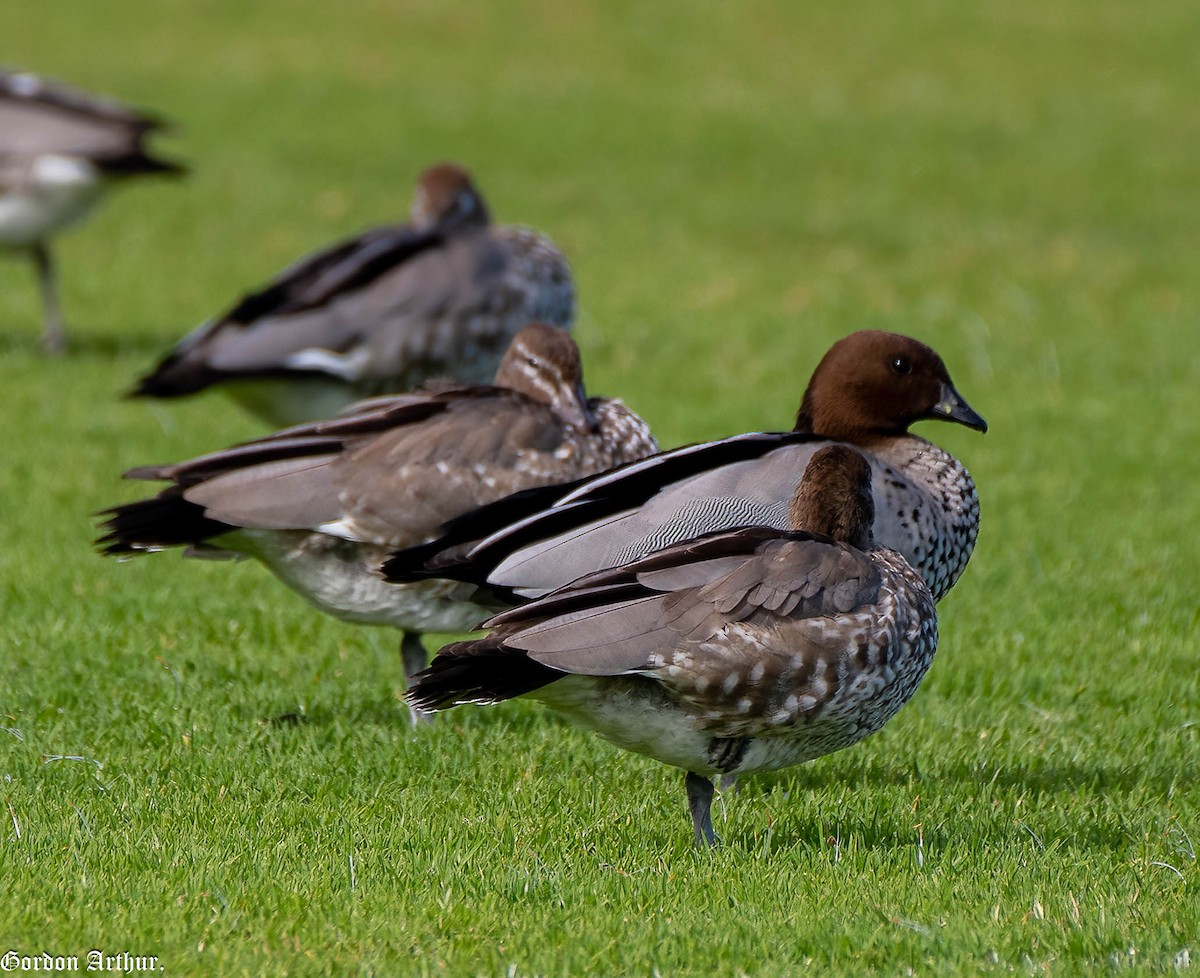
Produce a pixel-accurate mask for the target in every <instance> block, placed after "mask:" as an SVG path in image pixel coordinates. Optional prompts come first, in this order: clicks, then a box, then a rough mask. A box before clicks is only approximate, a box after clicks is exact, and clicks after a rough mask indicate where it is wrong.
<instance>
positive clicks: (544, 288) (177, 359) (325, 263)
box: [132, 163, 575, 426]
mask: <svg viewBox="0 0 1200 978" xmlns="http://www.w3.org/2000/svg"><path fill="white" fill-rule="evenodd" d="M574 311H575V287H574V284H573V282H572V279H571V271H570V268H569V267H568V265H567V261H566V259H565V258H564V257H563V255H562V253H561V252H560V251H559V250H558V249H557V248H556V247H555V246H554V244H553V243H552V242H551V241H550V240H549V239H548V238H546V237H544V236H543V235H541V234H538V233H536V232H534V231H531V230H529V229H528V228H520V227H496V226H494V225H493V224H492V221H491V215H490V214H489V212H488V208H487V205H486V204H485V203H484V201H483V197H482V196H481V195H480V193H479V191H478V190H477V189H476V187H475V185H474V183H473V182H472V180H471V176H470V174H469V173H468V172H467V171H466V170H465V169H464V168H463V167H461V166H458V165H456V164H453V163H442V164H439V165H436V166H432V167H430V168H429V169H427V170H425V171H424V172H423V173H422V174H421V176H420V179H419V180H418V182H417V187H416V192H415V194H414V197H413V202H412V211H411V217H410V220H409V222H408V223H407V224H402V225H398V226H388V227H381V228H376V229H373V230H370V231H366V232H365V233H363V234H360V235H358V236H357V237H354V238H350V239H349V240H346V241H343V242H340V243H338V244H336V245H333V246H332V247H330V248H327V249H325V250H322V251H318V252H316V253H315V254H313V255H310V256H309V257H307V258H304V259H302V260H300V261H299V262H297V263H296V264H294V265H292V266H291V267H290V268H287V269H285V270H284V271H283V272H281V273H280V274H279V275H277V276H276V277H275V278H273V279H272V280H271V281H270V282H268V283H267V284H266V285H265V286H264V287H263V288H261V289H259V290H258V291H256V292H252V293H250V294H249V295H247V296H245V297H244V298H243V299H242V300H241V301H239V302H238V303H237V304H236V305H235V306H233V308H232V309H230V310H229V311H228V312H225V313H224V314H222V315H220V316H218V317H217V318H215V319H213V320H210V321H209V322H206V323H204V324H203V325H201V326H200V327H199V328H198V329H196V330H195V331H194V332H192V333H191V334H189V335H188V336H186V337H184V339H183V340H181V341H180V342H179V343H178V345H176V347H175V348H174V349H173V350H172V351H171V352H170V353H169V354H168V355H167V356H166V357H165V358H164V359H163V360H162V361H161V362H160V363H159V364H158V365H157V366H156V367H155V368H154V369H153V370H152V371H151V372H150V373H148V374H147V375H146V376H144V377H142V378H141V379H140V380H139V381H138V382H137V385H136V386H135V388H134V390H133V391H132V394H133V395H134V396H137V397H162V398H166V397H182V396H184V395H187V394H193V393H196V392H198V391H202V390H205V389H206V388H209V387H214V386H219V387H221V388H222V389H223V390H225V391H226V392H228V393H229V394H230V396H232V397H233V398H234V399H235V400H237V401H238V402H239V403H240V404H241V405H242V406H243V407H244V408H246V409H247V410H249V411H250V412H252V413H254V414H256V415H258V416H260V417H262V418H263V419H264V420H266V421H268V422H269V423H271V424H273V425H276V426H283V425H293V424H301V423H304V422H308V421H315V420H319V419H321V418H327V417H330V416H332V415H334V414H336V413H337V412H339V411H340V410H342V409H343V408H345V407H346V406H347V405H348V404H350V403H352V402H354V401H356V400H358V399H360V398H364V397H371V396H375V395H379V394H389V393H398V392H401V391H408V390H412V389H414V388H416V387H418V386H421V385H422V384H426V383H428V382H431V381H450V382H455V383H460V384H486V383H490V382H491V380H492V377H493V376H494V375H495V372H496V369H497V367H498V366H499V363H500V358H501V356H502V355H503V354H504V351H505V350H506V349H507V347H508V345H509V342H510V341H511V340H512V338H513V336H515V335H516V333H517V331H518V330H519V329H520V328H521V327H522V326H524V325H525V324H526V323H529V322H534V321H540V322H545V323H549V324H551V325H554V326H560V327H563V328H568V327H569V326H570V325H571V321H572V318H573V316H574Z"/></svg>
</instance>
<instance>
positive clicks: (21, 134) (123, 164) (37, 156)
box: [0, 70, 184, 354]
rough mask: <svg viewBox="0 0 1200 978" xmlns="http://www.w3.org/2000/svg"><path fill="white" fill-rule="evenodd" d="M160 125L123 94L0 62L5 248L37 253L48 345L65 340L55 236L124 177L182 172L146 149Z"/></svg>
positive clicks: (60, 346) (49, 348) (53, 347)
mask: <svg viewBox="0 0 1200 978" xmlns="http://www.w3.org/2000/svg"><path fill="white" fill-rule="evenodd" d="M161 128H162V123H161V122H160V121H159V120H158V119H155V118H153V117H152V116H147V115H143V114H142V113H140V112H135V111H133V110H132V109H130V108H127V107H126V106H123V105H120V104H118V103H117V102H113V101H110V100H108V99H104V98H97V97H95V96H92V95H87V94H85V93H83V92H80V91H77V90H75V89H72V88H68V87H66V86H65V85H61V84H58V83H57V82H52V81H48V80H46V79H44V78H39V77H38V76H36V75H31V74H27V73H24V72H14V71H3V70H0V250H10V251H18V252H24V253H27V254H29V255H30V256H31V257H32V258H33V261H34V264H35V266H36V268H37V275H38V285H39V287H40V289H41V293H42V306H43V315H44V326H43V331H42V347H43V349H44V350H45V351H46V352H47V353H50V354H60V353H63V352H64V351H65V350H66V348H67V334H66V328H65V326H64V324H63V318H62V313H61V311H60V308H59V302H58V290H57V286H56V282H55V267H54V260H53V258H52V256H51V252H50V238H51V236H52V235H54V234H55V233H56V232H57V231H59V230H61V229H62V228H65V227H68V226H69V225H71V224H74V223H75V222H76V221H78V220H80V219H81V218H82V217H83V216H84V215H86V214H87V212H88V211H89V210H90V209H91V208H92V206H93V205H94V204H95V203H96V202H97V201H98V200H99V199H100V197H101V196H103V194H104V192H105V191H106V190H107V189H109V187H111V186H112V185H113V184H114V183H117V182H121V181H123V180H124V179H125V178H126V177H131V176H138V175H141V174H156V173H165V174H181V173H182V172H183V169H184V168H183V167H182V166H181V165H180V164H178V163H174V162H171V161H168V160H162V159H158V158H157V157H154V156H151V155H149V153H147V152H146V149H145V147H144V145H143V144H144V142H145V140H146V137H147V136H148V135H149V134H150V133H153V132H154V131H155V130H157V129H161Z"/></svg>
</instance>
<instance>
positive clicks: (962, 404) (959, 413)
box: [795, 329, 987, 443]
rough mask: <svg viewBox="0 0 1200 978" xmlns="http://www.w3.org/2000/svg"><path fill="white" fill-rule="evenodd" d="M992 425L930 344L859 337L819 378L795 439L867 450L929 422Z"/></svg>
mask: <svg viewBox="0 0 1200 978" xmlns="http://www.w3.org/2000/svg"><path fill="white" fill-rule="evenodd" d="M931 419H939V420H942V421H957V422H958V423H959V424H962V425H966V426H967V427H968V428H974V429H975V430H977V431H987V422H986V421H984V420H983V418H982V417H980V416H979V415H978V414H977V413H976V412H975V411H974V410H973V409H972V408H971V406H970V405H969V404H968V403H967V402H966V401H965V400H963V398H962V396H961V395H960V394H959V393H958V391H957V390H955V389H954V384H953V382H952V381H951V380H950V374H949V373H947V371H946V365H945V364H944V363H942V358H941V357H939V356H938V355H937V354H936V353H935V352H934V351H933V350H932V349H930V348H929V347H928V346H926V345H925V344H924V343H921V342H919V341H918V340H914V339H912V338H911V337H908V336H901V335H900V334H899V333H886V332H883V331H882V330H873V329H869V330H861V331H860V332H857V333H851V334H850V335H849V336H847V337H846V338H845V339H841V340H838V341H837V342H836V343H834V344H833V346H831V347H830V348H829V352H828V353H826V354H825V356H824V357H823V358H822V360H821V362H820V363H819V364H817V369H816V370H815V371H813V375H812V379H811V380H810V381H809V383H808V389H807V390H806V391H805V392H804V400H803V402H802V403H801V405H800V412H799V414H798V415H797V416H796V428H795V430H796V431H807V432H811V433H812V434H815V435H821V436H822V437H826V438H839V439H843V440H845V441H851V442H856V443H858V442H862V441H866V440H870V439H871V438H873V437H877V436H879V435H898V434H903V433H904V432H906V431H907V430H908V428H909V425H911V424H913V423H915V422H917V421H924V420H931Z"/></svg>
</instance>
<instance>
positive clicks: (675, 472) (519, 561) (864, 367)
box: [385, 330, 987, 617]
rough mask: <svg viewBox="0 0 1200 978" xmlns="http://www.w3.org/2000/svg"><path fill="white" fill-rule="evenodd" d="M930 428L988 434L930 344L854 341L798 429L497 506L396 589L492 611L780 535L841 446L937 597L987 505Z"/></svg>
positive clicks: (399, 562)
mask: <svg viewBox="0 0 1200 978" xmlns="http://www.w3.org/2000/svg"><path fill="white" fill-rule="evenodd" d="M923 420H942V421H953V422H956V423H958V424H962V425H965V426H966V427H968V428H974V429H976V430H978V431H986V430H987V424H986V423H985V422H984V420H983V418H981V417H980V416H979V415H978V414H977V413H976V412H975V411H974V410H973V409H972V408H971V407H970V405H968V404H967V402H966V401H965V400H964V399H963V398H962V396H961V395H960V394H959V393H958V391H957V390H956V389H955V387H954V384H953V383H952V382H951V380H950V375H949V373H948V372H947V370H946V367H945V364H943V362H942V359H941V357H939V356H938V355H937V354H936V353H935V352H934V351H933V350H932V349H930V348H929V347H928V346H926V345H925V344H924V343H921V342H919V341H917V340H914V339H911V338H910V337H907V336H901V335H898V334H895V333H886V332H881V331H877V330H864V331H861V332H857V333H853V334H851V335H850V336H848V337H846V338H844V339H842V340H840V341H838V342H837V343H835V344H834V345H833V346H832V347H831V348H830V350H829V352H828V353H827V354H826V355H825V357H824V358H823V359H822V360H821V362H820V364H819V365H818V366H817V369H816V371H815V372H814V373H813V376H812V380H811V381H810V382H809V385H808V388H807V390H806V391H805V394H804V399H803V402H802V404H801V407H800V411H799V415H798V417H797V420H796V426H795V429H794V430H793V431H791V432H786V433H770V434H760V433H759V434H747V435H739V436H736V437H733V438H726V439H723V440H721V441H716V442H708V443H705V444H701V445H693V446H689V447H687V448H680V449H676V450H674V451H668V452H663V453H661V454H659V455H655V456H652V457H650V458H647V459H645V460H644V461H641V462H638V463H635V464H633V465H629V466H626V467H625V468H622V469H618V470H616V471H614V472H609V473H603V474H601V475H599V476H594V477H592V478H590V479H587V480H584V481H582V482H580V483H579V484H577V485H576V486H574V487H570V488H569V489H561V488H553V487H551V488H549V489H545V490H538V491H534V492H526V493H521V494H520V495H518V496H514V497H511V498H509V499H504V500H500V501H498V502H496V503H494V504H492V505H489V506H487V507H484V508H482V509H480V510H477V511H475V512H472V513H468V514H467V515H465V516H464V517H462V518H461V519H460V520H458V521H456V522H455V524H453V525H452V527H451V528H450V530H449V531H448V532H447V533H446V534H445V535H443V536H442V537H440V538H439V539H437V540H435V541H433V542H431V543H430V544H428V545H424V546H420V547H416V548H411V549H409V550H407V551H402V552H400V553H398V554H396V555H394V556H393V557H392V559H391V560H390V561H389V562H388V563H387V564H385V572H386V573H387V575H388V576H389V577H390V578H391V579H392V580H395V581H410V580H420V579H426V578H447V579H454V580H458V581H460V582H462V583H464V584H467V585H469V586H471V587H474V588H475V589H476V594H477V595H478V596H479V597H478V600H479V605H478V608H479V610H480V611H481V613H486V609H487V608H488V606H489V603H490V602H492V601H494V600H495V599H496V598H500V599H502V600H508V601H509V602H514V601H517V600H521V599H525V598H534V597H539V596H541V595H544V594H547V593H548V592H550V591H552V590H554V589H555V588H558V587H562V586H563V585H565V584H568V583H570V582H571V581H574V580H576V579H578V578H580V577H582V576H583V575H585V574H589V573H592V572H594V571H598V570H602V569H603V568H606V567H615V566H618V565H620V564H624V563H628V562H629V561H631V560H636V559H638V558H639V557H642V556H644V555H646V554H648V553H650V552H652V551H654V550H658V549H659V548H661V547H665V546H669V545H671V544H674V543H678V542H679V541H681V540H686V539H688V538H691V537H695V536H698V535H701V534H704V533H711V532H714V531H718V530H727V529H731V528H733V527H737V526H750V525H763V526H773V527H776V528H780V529H784V528H787V527H788V525H789V524H788V521H787V513H788V505H789V503H788V501H789V500H790V499H791V497H792V493H793V492H794V491H795V488H796V481H797V479H799V478H800V474H801V473H802V472H804V470H805V466H806V465H807V464H808V461H809V459H811V458H812V456H813V454H814V453H815V452H817V451H819V450H820V449H821V448H822V447H824V446H826V445H828V444H830V443H831V442H841V443H846V444H850V445H853V446H855V447H856V448H858V449H859V450H860V451H861V452H862V453H863V455H864V456H865V457H866V459H867V461H868V462H869V463H870V466H871V473H872V493H873V496H874V504H875V518H874V526H873V532H874V535H875V538H876V539H877V540H878V541H879V542H880V543H881V544H882V545H883V546H886V547H890V548H892V549H894V550H897V551H899V552H900V553H902V554H903V555H904V556H905V558H906V559H907V560H908V561H909V562H910V563H911V564H912V565H913V566H914V567H915V568H916V569H917V570H918V571H919V572H920V573H921V575H922V576H923V577H924V579H925V581H926V583H927V584H928V585H929V588H930V590H931V591H932V592H933V596H934V598H935V599H937V600H940V599H941V598H942V597H943V596H944V595H945V594H946V592H948V591H949V590H950V588H952V587H953V586H954V583H955V582H956V581H957V580H958V578H959V577H960V575H961V574H962V572H963V570H964V569H965V568H966V565H967V561H968V560H969V559H970V556H971V552H972V551H973V549H974V547H975V540H976V538H977V536H978V533H979V497H978V495H977V493H976V491H975V484H974V482H973V481H972V480H971V476H970V474H969V473H968V472H967V470H966V468H965V467H964V466H963V465H962V464H961V463H960V462H959V461H958V459H956V458H955V457H954V456H953V455H951V454H950V453H949V452H947V451H944V450H943V449H941V448H939V447H938V446H937V445H935V444H933V443H932V442H929V441H926V440H925V439H924V438H921V437H919V436H917V435H914V434H911V433H910V432H909V430H908V429H909V427H910V426H911V425H913V424H915V423H916V422H918V421H923ZM481 617H482V614H481Z"/></svg>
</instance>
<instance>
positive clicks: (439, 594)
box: [215, 530, 479, 632]
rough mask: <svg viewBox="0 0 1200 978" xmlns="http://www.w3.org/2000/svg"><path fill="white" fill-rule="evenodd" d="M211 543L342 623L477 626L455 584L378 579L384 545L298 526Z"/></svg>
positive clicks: (445, 628) (442, 628)
mask: <svg viewBox="0 0 1200 978" xmlns="http://www.w3.org/2000/svg"><path fill="white" fill-rule="evenodd" d="M215 542H216V543H217V544H218V545H220V546H228V547H229V549H230V550H234V551H236V552H238V553H243V554H246V555H247V556H250V557H254V558H255V559H256V560H258V561H260V562H261V563H263V564H265V565H266V566H267V567H268V568H269V569H270V571H271V573H273V574H274V575H275V576H276V577H278V578H279V580H280V581H282V582H283V583H284V584H286V585H287V586H288V587H289V588H291V589H292V590H293V591H295V592H296V593H297V594H299V595H300V596H301V597H302V598H304V600H305V601H307V602H308V603H309V604H311V605H313V606H314V607H316V608H318V609H320V610H321V611H324V612H325V613H326V614H329V615H332V616H333V617H335V618H340V619H341V620H342V621H349V622H355V623H358V624H363V625H389V626H391V627H393V628H401V629H404V630H406V631H415V632H468V631H471V630H472V629H474V628H475V627H476V626H477V625H478V624H479V610H478V609H477V608H475V607H474V606H473V605H469V604H465V603H464V602H463V601H462V600H461V597H460V595H459V594H458V592H459V591H461V590H462V589H463V585H461V584H457V583H455V582H453V581H437V580H431V581H419V582H417V583H415V584H403V585H397V584H388V583H387V582H386V581H384V580H383V578H382V577H380V575H379V572H378V568H379V564H380V562H381V561H382V560H383V559H384V558H385V557H387V555H388V553H389V552H390V548H388V547H384V546H378V547H376V546H370V545H367V544H361V543H351V542H349V541H346V540H340V539H338V538H337V537H332V536H329V535H328V534H324V533H309V532H307V531H302V530H297V531H294V532H283V531H279V530H263V531H256V530H240V531H238V532H237V533H232V534H229V535H228V536H226V537H222V538H220V539H218V540H217V541H215Z"/></svg>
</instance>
